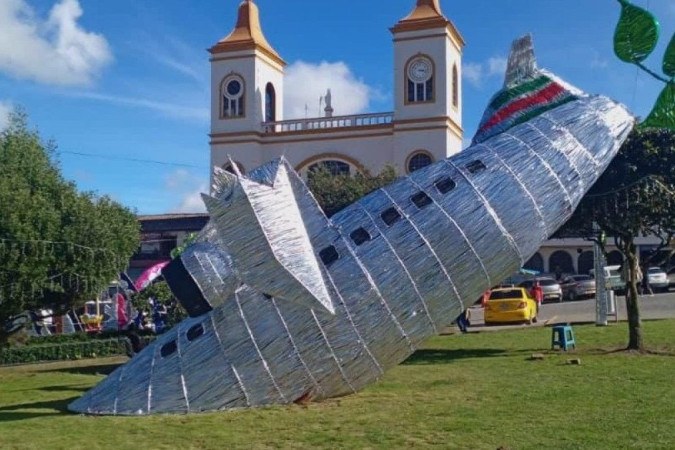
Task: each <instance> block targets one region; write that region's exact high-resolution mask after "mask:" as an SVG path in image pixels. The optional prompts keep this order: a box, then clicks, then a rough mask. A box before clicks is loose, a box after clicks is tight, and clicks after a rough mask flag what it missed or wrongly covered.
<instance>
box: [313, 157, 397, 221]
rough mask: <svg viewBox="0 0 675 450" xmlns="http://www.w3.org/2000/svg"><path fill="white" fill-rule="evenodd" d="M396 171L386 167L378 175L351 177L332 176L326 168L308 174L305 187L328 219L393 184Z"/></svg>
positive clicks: (360, 174) (363, 174) (366, 173)
mask: <svg viewBox="0 0 675 450" xmlns="http://www.w3.org/2000/svg"><path fill="white" fill-rule="evenodd" d="M395 179H396V170H395V169H394V168H393V167H392V166H386V167H385V168H384V169H382V171H381V172H380V173H379V174H378V175H375V176H373V175H371V174H370V173H368V172H365V173H360V172H359V173H357V174H356V175H354V176H351V175H333V174H332V173H331V172H330V170H328V169H327V168H326V167H321V166H319V168H318V169H317V170H314V171H312V172H310V173H309V175H308V177H307V185H308V187H309V190H310V191H312V193H313V194H314V197H315V198H316V201H317V202H318V203H319V205H320V206H321V208H322V209H323V211H324V212H325V213H326V215H327V216H328V217H330V216H332V215H333V214H335V213H336V212H338V211H340V210H341V209H342V208H344V207H345V206H347V205H350V204H352V203H354V202H355V201H356V200H358V199H360V198H361V197H363V196H365V195H367V194H369V193H370V192H372V191H374V190H376V189H379V188H380V187H382V186H386V185H387V184H389V183H391V182H393V181H394V180H395Z"/></svg>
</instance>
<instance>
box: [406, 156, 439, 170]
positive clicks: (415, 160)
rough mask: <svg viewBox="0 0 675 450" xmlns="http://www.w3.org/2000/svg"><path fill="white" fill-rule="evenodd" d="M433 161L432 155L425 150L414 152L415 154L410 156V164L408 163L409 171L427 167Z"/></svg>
mask: <svg viewBox="0 0 675 450" xmlns="http://www.w3.org/2000/svg"><path fill="white" fill-rule="evenodd" d="M432 162H433V160H432V159H431V155H430V154H428V153H427V152H425V151H418V152H416V153H413V155H412V156H411V157H410V158H408V164H407V165H406V166H407V169H408V173H412V172H414V171H416V170H419V169H421V168H423V167H426V166H428V165H429V164H431V163H432Z"/></svg>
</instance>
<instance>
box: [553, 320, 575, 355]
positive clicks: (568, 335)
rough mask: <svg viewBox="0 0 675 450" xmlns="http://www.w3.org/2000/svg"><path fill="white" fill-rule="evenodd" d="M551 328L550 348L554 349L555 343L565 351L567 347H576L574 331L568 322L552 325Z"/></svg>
mask: <svg viewBox="0 0 675 450" xmlns="http://www.w3.org/2000/svg"><path fill="white" fill-rule="evenodd" d="M552 330H553V331H552V333H553V334H552V335H551V350H554V349H555V347H556V345H557V346H558V347H560V349H562V350H565V351H567V349H568V348H569V347H572V348H574V349H576V348H577V345H576V342H575V341H574V331H572V326H571V325H570V324H568V323H563V324H558V325H554V326H553V328H552Z"/></svg>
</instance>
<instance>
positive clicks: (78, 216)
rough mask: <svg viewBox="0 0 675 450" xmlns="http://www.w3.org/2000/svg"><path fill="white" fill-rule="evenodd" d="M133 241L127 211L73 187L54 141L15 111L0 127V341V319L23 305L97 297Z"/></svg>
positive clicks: (61, 305)
mask: <svg viewBox="0 0 675 450" xmlns="http://www.w3.org/2000/svg"><path fill="white" fill-rule="evenodd" d="M138 245H139V224H138V221H137V220H136V217H135V215H134V214H133V212H132V211H130V210H129V209H128V208H125V207H124V206H122V205H120V204H119V203H117V202H115V201H113V200H112V199H110V198H109V197H106V196H103V197H99V196H96V195H94V194H93V193H91V192H84V193H81V192H78V191H77V189H76V186H75V184H74V183H72V182H70V181H67V180H65V179H64V178H63V176H62V175H61V172H60V169H59V167H58V164H57V163H56V161H55V160H54V145H53V144H51V143H44V142H43V141H42V139H41V138H40V136H39V134H38V133H37V132H36V131H32V130H30V129H29V128H28V125H27V117H26V115H25V114H24V113H22V112H15V113H14V114H13V115H12V116H11V118H10V124H9V126H8V128H7V129H6V130H4V131H3V132H2V133H0V340H2V329H3V327H2V324H4V323H5V322H6V321H7V319H9V318H10V317H12V316H14V315H16V314H18V313H20V312H22V311H24V310H26V309H30V310H33V309H42V308H45V309H52V310H54V312H62V311H65V310H67V309H69V308H71V307H75V306H79V305H81V304H82V303H83V302H84V301H86V300H89V299H92V298H93V297H95V296H96V295H97V294H98V293H99V292H100V291H101V290H102V289H103V288H104V287H105V286H107V285H108V283H109V282H110V280H112V279H115V278H116V277H117V276H118V274H119V272H120V271H121V270H123V269H124V268H125V267H126V265H127V262H128V260H129V258H130V257H131V255H132V254H133V252H134V251H135V250H136V249H137V248H138Z"/></svg>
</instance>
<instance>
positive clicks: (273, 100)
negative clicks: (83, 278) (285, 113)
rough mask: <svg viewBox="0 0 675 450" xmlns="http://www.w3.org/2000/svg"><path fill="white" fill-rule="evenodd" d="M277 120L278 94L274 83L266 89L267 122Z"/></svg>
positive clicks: (268, 84) (269, 84)
mask: <svg viewBox="0 0 675 450" xmlns="http://www.w3.org/2000/svg"><path fill="white" fill-rule="evenodd" d="M276 120H277V94H276V92H275V91H274V86H272V83H267V86H266V87H265V122H274V121H276Z"/></svg>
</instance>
